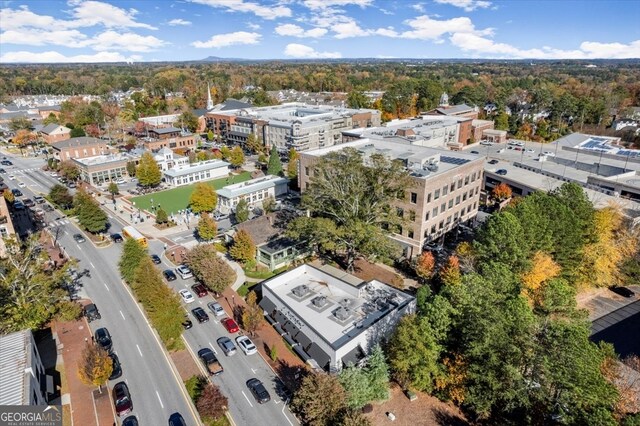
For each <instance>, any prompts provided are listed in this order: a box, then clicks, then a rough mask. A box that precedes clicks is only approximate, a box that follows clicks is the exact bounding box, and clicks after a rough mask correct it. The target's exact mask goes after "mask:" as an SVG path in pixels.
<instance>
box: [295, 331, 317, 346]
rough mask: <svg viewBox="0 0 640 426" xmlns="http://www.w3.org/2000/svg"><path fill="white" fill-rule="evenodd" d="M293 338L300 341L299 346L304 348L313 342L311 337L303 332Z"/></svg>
mask: <svg viewBox="0 0 640 426" xmlns="http://www.w3.org/2000/svg"><path fill="white" fill-rule="evenodd" d="M293 338H294V339H296V341H297V342H298V343H300V346H302V347H303V348H305V349H307V348H309V346H311V343H313V342H312V341H311V339H309V338H308V337H307V335H306V334H304V333H303V332H300V333H298V334H296V335H295V336H293Z"/></svg>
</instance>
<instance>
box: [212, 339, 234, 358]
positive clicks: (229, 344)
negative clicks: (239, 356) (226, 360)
mask: <svg viewBox="0 0 640 426" xmlns="http://www.w3.org/2000/svg"><path fill="white" fill-rule="evenodd" d="M216 342H218V346H220V349H222V352H224V354H225V355H226V356H231V355H233V354H235V353H236V345H234V344H233V341H232V340H231V339H229V338H228V337H221V338H219V339H218V340H216Z"/></svg>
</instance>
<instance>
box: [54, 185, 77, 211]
mask: <svg viewBox="0 0 640 426" xmlns="http://www.w3.org/2000/svg"><path fill="white" fill-rule="evenodd" d="M49 198H50V199H51V201H53V203H54V204H56V205H58V206H60V207H62V208H63V209H68V208H69V207H71V205H72V204H73V196H72V195H71V194H70V193H69V189H68V188H67V187H66V186H63V185H59V184H55V185H53V187H52V188H51V190H50V191H49Z"/></svg>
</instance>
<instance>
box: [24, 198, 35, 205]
mask: <svg viewBox="0 0 640 426" xmlns="http://www.w3.org/2000/svg"><path fill="white" fill-rule="evenodd" d="M23 203H24V205H25V206H27V207H33V206H35V205H36V203H35V202H34V201H33V200H32V199H31V198H25V199H24V201H23Z"/></svg>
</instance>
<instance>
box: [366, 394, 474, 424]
mask: <svg viewBox="0 0 640 426" xmlns="http://www.w3.org/2000/svg"><path fill="white" fill-rule="evenodd" d="M416 394H417V395H418V399H417V400H415V401H413V402H412V401H409V399H408V398H407V397H406V396H405V395H404V393H402V390H401V389H400V387H399V386H397V385H394V386H393V387H392V388H391V399H389V401H387V402H385V403H383V404H380V405H373V411H372V412H371V413H367V414H365V417H367V418H368V419H369V420H371V423H372V424H374V425H386V424H389V425H393V426H417V425H424V426H435V425H442V426H445V425H446V426H465V425H468V424H469V423H468V422H467V421H466V420H465V418H464V416H463V415H462V413H461V412H460V410H459V409H458V408H457V407H456V406H454V405H453V404H447V403H444V402H442V401H440V400H439V399H437V398H434V397H432V396H430V395H427V394H425V393H422V392H416ZM387 413H393V414H394V415H395V416H396V419H395V421H393V422H392V421H391V420H390V419H389V417H388V416H387Z"/></svg>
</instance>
